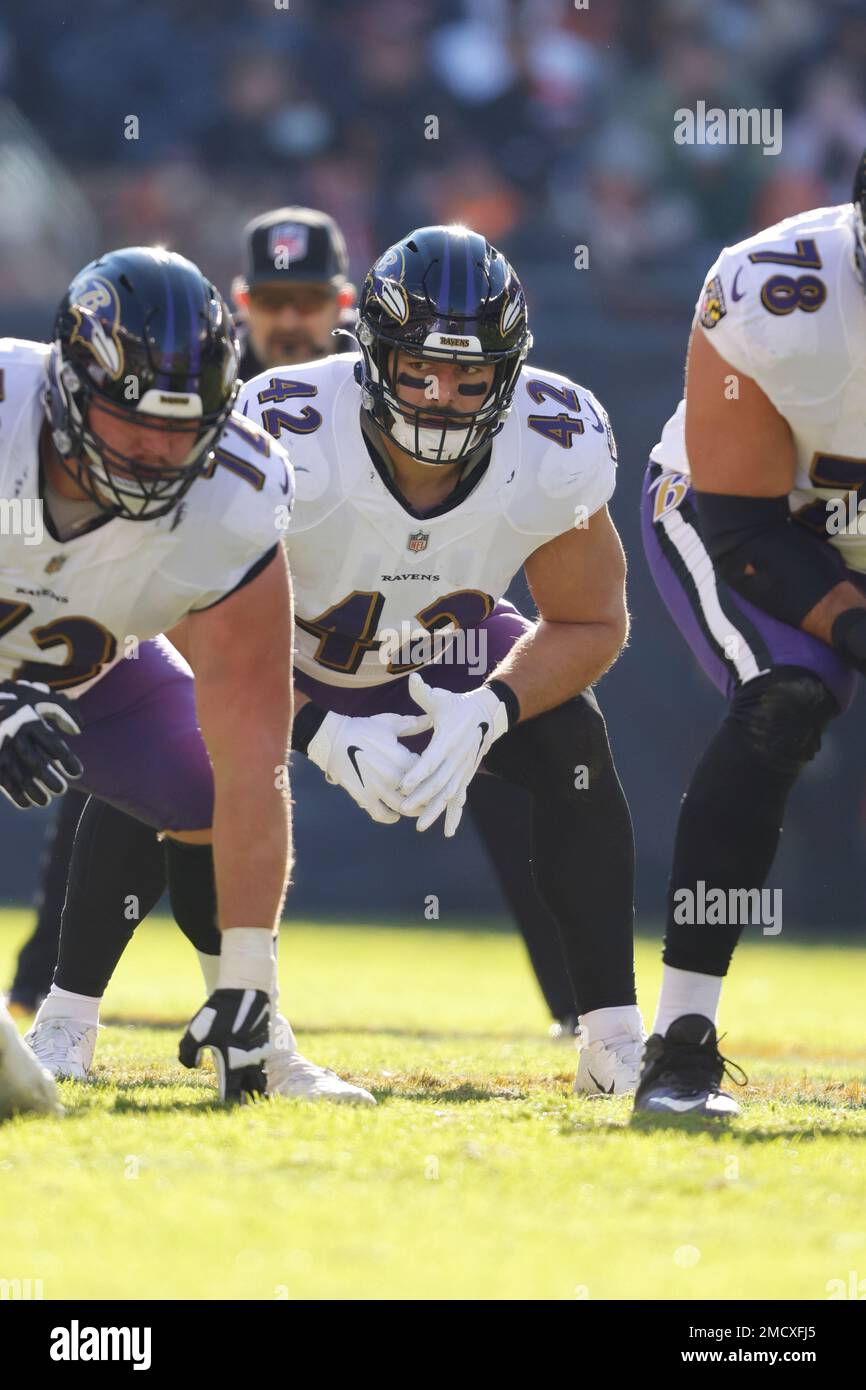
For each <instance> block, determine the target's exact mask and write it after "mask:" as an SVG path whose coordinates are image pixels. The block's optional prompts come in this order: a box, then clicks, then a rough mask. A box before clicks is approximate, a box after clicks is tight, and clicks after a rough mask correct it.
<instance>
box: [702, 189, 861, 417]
mask: <svg viewBox="0 0 866 1390" xmlns="http://www.w3.org/2000/svg"><path fill="white" fill-rule="evenodd" d="M852 258H853V233H852V230H851V210H850V206H843V207H840V208H818V209H816V210H815V211H814V212H811V213H805V214H804V213H800V214H798V215H797V216H796V217H790V218H787V219H786V220H785V221H784V222H779V223H776V224H775V226H772V227H768V228H767V229H766V230H765V231H763V232H760V233H759V234H758V235H757V236H753V237H749V238H748V239H747V240H746V241H742V242H739V243H738V244H737V245H736V246H726V247H725V248H724V250H723V251H722V253H721V255H720V256H719V257H718V259H717V260H716V262H715V264H714V265H713V266H711V268H710V270H709V273H708V275H707V279H706V281H705V283H704V287H703V290H702V292H701V297H700V299H699V300H698V304H697V306H696V310H695V326H696V331H699V332H701V333H703V334H704V335H705V337H706V338H707V340H708V342H710V343H711V344H712V346H713V347H714V348H715V350H716V351H717V352H718V353H719V355H720V356H721V357H723V358H724V359H725V361H726V362H730V364H731V366H732V367H733V368H734V369H735V370H736V371H740V372H743V373H744V374H745V375H746V376H750V377H752V378H753V380H755V381H756V382H757V383H758V385H759V386H760V387H761V389H762V391H763V392H764V393H765V395H767V396H768V397H769V398H770V400H771V401H773V403H774V405H776V407H777V408H778V409H780V410H782V411H784V407H785V404H786V403H787V402H788V401H791V402H796V403H797V404H803V403H804V402H806V401H809V400H811V401H813V402H817V401H819V400H823V399H826V397H827V396H828V395H832V394H834V393H835V392H836V391H837V390H838V378H839V367H838V364H837V362H836V360H835V356H836V354H835V353H834V352H832V351H830V352H828V351H826V347H827V346H828V345H829V344H831V343H833V344H835V343H837V342H838V341H839V340H840V339H842V338H844V336H845V334H844V326H843V321H842V315H843V309H844V304H845V294H844V293H843V292H842V293H840V289H842V290H844V286H843V285H841V284H840V282H841V281H842V278H843V276H845V275H846V274H850V262H851V260H852Z"/></svg>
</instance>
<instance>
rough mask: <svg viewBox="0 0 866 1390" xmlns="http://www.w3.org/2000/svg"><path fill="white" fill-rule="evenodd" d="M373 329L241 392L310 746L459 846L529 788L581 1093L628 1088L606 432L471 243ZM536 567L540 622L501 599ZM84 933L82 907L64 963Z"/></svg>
mask: <svg viewBox="0 0 866 1390" xmlns="http://www.w3.org/2000/svg"><path fill="white" fill-rule="evenodd" d="M358 337H359V341H360V344H361V353H360V354H357V355H346V354H343V355H339V356H335V357H331V358H327V359H325V360H324V361H320V362H315V363H309V364H306V365H302V366H293V367H290V368H286V369H282V370H280V369H277V370H269V371H267V372H265V373H263V374H262V375H261V376H259V377H257V378H254V379H253V380H252V381H250V382H248V383H247V384H246V385H245V386H244V388H243V389H242V393H241V396H240V397H239V403H240V406H241V408H242V410H243V411H244V413H245V414H246V417H247V418H248V419H250V420H253V421H254V422H255V423H256V424H257V425H258V424H260V425H262V426H263V427H264V429H265V430H266V431H267V432H268V434H269V435H271V436H272V437H274V438H276V439H278V440H280V441H284V442H288V443H289V444H290V447H291V452H292V457H293V463H294V467H295V472H296V477H297V485H298V490H297V497H296V504H295V509H294V511H293V514H292V519H291V521H290V524H289V530H288V534H287V546H288V551H289V555H290V559H291V564H292V572H293V585H294V590H295V605H296V620H297V628H296V640H297V647H296V669H295V699H296V707H297V709H298V715H297V718H296V721H295V726H294V734H293V747H294V748H295V749H296V750H297V751H300V752H302V753H304V754H306V756H307V757H309V758H310V759H311V760H312V761H313V762H315V763H316V765H317V766H318V767H319V768H321V770H322V771H323V773H324V774H325V776H326V778H327V779H328V780H329V781H330V782H332V783H336V784H338V785H340V786H342V787H343V788H344V789H345V790H346V791H347V792H348V794H349V795H350V796H352V797H353V799H354V800H355V801H356V802H357V803H358V804H359V805H360V806H361V807H363V809H364V810H366V811H367V812H368V813H369V814H370V815H371V816H372V817H373V819H375V820H377V821H381V822H385V823H388V822H394V821H396V820H397V819H398V817H399V816H401V815H407V816H411V817H414V818H416V821H417V826H418V829H419V830H422V831H425V830H427V829H428V828H429V827H430V826H431V825H432V824H433V823H434V821H436V820H437V819H439V817H440V816H444V830H445V834H446V835H447V836H451V835H453V833H454V831H455V829H456V827H457V824H458V821H459V819H460V814H461V810H462V806H463V803H464V801H465V797H466V788H467V786H468V785H469V782H470V781H471V779H472V777H473V776H474V775H475V773H476V772H478V771H479V770H481V771H483V772H485V773H489V774H492V775H494V776H497V777H500V778H503V779H505V780H507V781H510V782H513V783H515V784H516V785H518V786H520V787H522V788H524V789H525V790H527V791H528V792H529V793H530V796H531V799H532V805H533V812H532V816H533V841H534V853H533V869H534V874H535V878H536V883H537V885H538V888H539V892H540V894H541V896H542V898H543V900H544V901H545V902H546V903H547V905H548V907H549V909H550V911H551V912H552V915H553V917H554V918H555V920H556V922H557V925H558V928H559V931H560V935H561V940H562V945H563V951H564V954H565V957H566V960H567V963H568V966H569V970H570V974H571V977H572V983H573V986H574V989H575V992H576V999H577V1002H578V1005H579V1011H580V1019H581V1030H582V1041H583V1047H582V1049H581V1054H580V1060H579V1068H578V1075H577V1079H576V1083H575V1089H576V1090H578V1091H581V1092H587V1093H594V1094H598V1093H602V1092H603V1093H606V1094H617V1093H622V1092H625V1091H629V1090H633V1089H634V1086H635V1083H636V1078H637V1072H638V1066H639V1058H640V1053H641V1050H642V1044H643V1032H642V1025H641V1020H640V1015H639V1012H638V1009H637V1005H636V1001H635V986H634V966H633V941H632V932H633V871H634V847H633V839H632V830H631V821H630V817H629V813H628V807H627V804H626V802H625V798H624V796H623V793H622V789H621V787H620V784H619V780H618V778H617V775H616V770H615V768H614V765H613V760H612V757H611V753H610V748H609V745H608V740H607V732H606V729H605V725H604V720H603V718H602V715H601V712H600V710H599V708H598V704H597V702H596V699H595V696H594V694H593V693H592V690H591V688H590V687H591V686H592V683H593V682H594V681H596V680H597V679H598V678H599V677H600V676H601V675H602V674H603V672H604V671H605V670H606V669H607V668H608V667H609V666H610V664H611V663H612V662H613V661H614V660H615V659H616V656H617V655H618V653H619V651H620V648H621V646H622V644H623V642H624V640H625V635H626V628H627V618H626V609H625V597H624V579H625V563H624V556H623V553H622V547H621V545H620V542H619V538H618V536H617V533H616V531H615V529H614V527H613V524H612V522H611V520H610V517H609V515H608V512H607V507H606V503H607V501H608V499H609V497H610V495H611V493H612V492H613V488H614V480H615V452H614V443H613V436H612V433H611V430H610V425H609V423H608V420H607V416H606V414H605V412H604V410H603V408H602V406H601V405H600V404H599V403H598V401H597V400H596V399H595V397H594V396H593V395H592V394H591V393H590V392H589V391H587V390H585V389H584V388H582V387H579V386H576V385H574V383H573V382H571V381H568V380H567V379H566V378H564V377H561V376H559V375H557V374H556V373H552V372H547V371H541V370H539V371H535V370H532V369H530V368H529V367H527V366H526V364H525V359H526V355H527V352H528V351H529V348H530V345H531V336H530V334H529V329H528V326H527V320H526V306H525V300H524V295H523V290H522V288H521V285H520V282H519V280H518V279H517V277H516V275H515V274H514V271H513V270H512V268H511V266H510V265H509V264H508V262H507V260H506V259H505V258H504V256H502V255H501V253H500V252H498V251H497V250H496V249H495V248H493V247H492V246H490V245H489V244H488V243H487V242H485V240H484V238H483V237H481V236H479V235H478V234H476V233H474V232H471V231H467V230H466V229H465V228H461V227H430V228H422V229H420V230H418V231H416V232H413V233H412V234H410V235H409V236H408V237H406V238H404V239H403V240H402V241H401V242H399V243H397V244H396V245H395V246H393V247H391V248H390V249H389V250H388V251H386V252H385V254H384V255H383V256H381V257H380V258H379V260H377V262H376V264H375V266H374V267H373V269H372V270H371V272H370V274H369V275H368V277H367V280H366V283H365V286H364V289H363V293H362V297H361V302H360V310H359V326H358ZM521 566H525V570H526V576H527V579H528V581H529V584H530V587H531V590H532V592H533V595H534V597H535V601H536V603H537V606H538V609H539V620H538V621H537V622H535V623H531V622H529V621H528V620H527V619H525V618H523V617H522V616H521V615H520V614H519V613H518V612H517V610H516V609H514V608H513V607H512V606H511V605H510V604H508V603H507V602H505V601H504V600H503V598H502V595H503V594H504V592H505V590H506V589H507V587H508V585H509V583H510V581H511V579H512V578H513V576H514V574H515V573H516V571H517V570H518V569H519V568H520V567H521ZM470 638H471V639H472V642H471V651H472V652H473V653H474V652H476V651H477V652H479V653H480V658H481V659H480V663H479V664H478V665H475V663H474V662H473V661H472V659H471V657H469V656H467V652H469V650H470V642H469V639H470ZM431 728H432V737H430V736H429V731H430V729H431ZM425 739H427V740H428V741H427V743H426V747H425V746H424V741H425ZM422 749H423V751H421V750H422ZM77 849H78V846H76V852H77ZM331 852H332V850H331V849H329V851H328V853H331ZM104 858H105V855H104V854H103V853H100V854H99V855H97V856H96V857H95V860H94V862H99V863H102V862H104ZM74 877H75V866H74V864H73V878H74ZM73 890H74V884H72V883H71V885H70V893H71V896H72V897H73V898H76V897H77V896H78V895H77V894H76V893H75V892H74V891H73ZM86 896H87V895H86V894H85V895H84V898H83V904H82V907H81V910H80V911H77V912H76V914H75V915H76V935H81V936H82V937H85V936H86V920H87V910H86ZM69 927H70V922H69V902H67V910H66V913H65V914H64V924H63V941H62V944H61V964H62V961H63V954H64V950H65V948H66V945H67V944H68V943H69V941H70V940H71V938H70V933H69ZM78 956H79V958H82V953H81V952H80V951H79V952H78ZM59 969H60V967H58V970H59Z"/></svg>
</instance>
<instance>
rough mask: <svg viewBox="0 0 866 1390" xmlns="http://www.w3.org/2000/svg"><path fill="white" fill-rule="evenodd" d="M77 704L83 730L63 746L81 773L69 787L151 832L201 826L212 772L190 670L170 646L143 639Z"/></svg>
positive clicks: (209, 805) (209, 810)
mask: <svg viewBox="0 0 866 1390" xmlns="http://www.w3.org/2000/svg"><path fill="white" fill-rule="evenodd" d="M76 705H77V708H78V709H79V710H80V712H81V715H82V716H83V721H84V723H83V729H82V732H81V733H80V734H79V735H77V736H76V737H74V738H70V740H69V746H70V748H72V749H73V750H74V752H75V753H76V754H77V755H78V757H79V758H80V759H81V761H82V763H83V764H84V773H83V775H82V776H81V777H80V778H79V780H78V781H77V782H73V783H72V786H74V787H76V788H77V789H78V790H80V791H85V792H90V793H91V794H92V795H93V796H96V797H98V798H99V799H100V801H107V802H109V803H110V804H111V805H112V806H116V807H117V808H118V809H119V810H121V811H127V812H128V813H129V814H130V815H131V816H135V817H136V819H137V820H141V821H144V822H146V824H148V825H152V826H153V827H154V829H156V830H206V829H208V827H209V826H210V824H211V820H212V817H213V771H212V769H211V764H210V759H209V757H208V754H207V749H206V748H205V744H204V739H203V738H202V735H201V730H200V729H199V726H198V719H197V717H196V709H195V684H194V682H193V678H192V672H191V670H190V668H189V666H188V665H187V664H186V662H185V661H184V659H183V657H182V656H180V654H179V653H178V652H176V651H175V650H174V648H173V647H172V646H171V644H170V643H168V642H166V641H165V640H164V638H161V637H157V638H156V639H155V640H154V641H152V642H142V643H141V645H140V647H139V649H138V657H137V658H136V659H135V660H133V659H131V658H130V659H128V660H123V661H119V662H118V663H117V665H116V666H114V667H112V669H111V670H110V671H109V672H108V674H107V675H105V676H103V677H102V679H101V680H100V681H98V682H97V684H96V685H94V686H92V687H91V688H90V690H87V691H85V693H84V694H83V695H81V696H80V697H79V699H78V700H77V701H76Z"/></svg>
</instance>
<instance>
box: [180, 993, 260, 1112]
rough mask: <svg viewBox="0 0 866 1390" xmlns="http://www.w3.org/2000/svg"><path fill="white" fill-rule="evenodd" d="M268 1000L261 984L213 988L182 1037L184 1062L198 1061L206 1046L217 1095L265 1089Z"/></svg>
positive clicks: (239, 1097) (232, 1096) (241, 1095)
mask: <svg viewBox="0 0 866 1390" xmlns="http://www.w3.org/2000/svg"><path fill="white" fill-rule="evenodd" d="M270 1007H271V1006H270V999H269V997H268V995H267V994H265V992H264V990H261V989H215V990H214V992H213V994H212V995H211V996H210V998H209V999H208V1001H207V1003H205V1004H203V1005H202V1007H201V1008H200V1009H199V1011H198V1013H197V1014H196V1016H195V1018H193V1019H192V1020H191V1021H190V1023H189V1024H188V1025H187V1030H186V1032H185V1033H184V1035H183V1037H182V1038H181V1040H180V1046H179V1048H178V1051H177V1055H178V1058H179V1060H180V1061H181V1063H182V1064H183V1065H184V1066H185V1067H197V1066H199V1065H200V1060H201V1055H202V1053H203V1052H205V1051H206V1050H208V1049H209V1050H210V1052H211V1054H212V1056H213V1060H214V1066H215V1067H216V1072H217V1080H218V1083H219V1096H220V1100H228V1101H243V1100H244V1099H246V1098H248V1097H251V1096H263V1095H264V1094H265V1091H266V1089H267V1084H268V1080H267V1075H266V1073H265V1067H264V1063H265V1058H266V1057H267V1056H268V1055H269V1053H270V1050H271V1045H270Z"/></svg>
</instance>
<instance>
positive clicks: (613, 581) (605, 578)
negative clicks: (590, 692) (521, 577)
mask: <svg viewBox="0 0 866 1390" xmlns="http://www.w3.org/2000/svg"><path fill="white" fill-rule="evenodd" d="M625 570H626V565H625V555H624V553H623V548H622V543H621V542H620V538H619V536H618V534H617V531H616V528H615V526H614V524H613V522H612V521H611V519H610V515H609V513H608V510H607V508H606V507H604V508H602V510H601V511H599V512H596V513H595V515H594V516H593V517H592V518H591V519H590V521H589V525H588V526H586V527H584V528H577V527H576V528H574V529H573V530H571V531H567V532H565V534H563V535H561V536H557V537H556V538H555V539H554V540H552V541H547V542H546V544H545V545H542V546H539V548H538V550H536V551H534V552H533V554H532V555H530V557H529V559H528V560H527V561H526V565H525V573H526V579H527V582H528V584H529V587H530V590H531V592H532V596H533V598H534V600H535V603H536V606H537V608H538V612H539V621H538V622H537V623H536V624H535V626H534V627H533V628H532V629H531V631H529V632H527V633H526V634H525V636H523V637H521V638H520V639H519V641H518V642H516V643H515V645H514V646H513V647H512V649H511V651H510V652H509V653H508V656H507V657H506V658H505V660H504V661H502V662H501V663H500V665H499V666H498V667H497V668H496V670H495V671H494V672H492V674H491V677H489V679H493V678H495V679H498V680H504V681H505V682H506V683H507V684H508V685H510V686H511V689H512V690H513V691H514V693H515V695H516V696H517V698H518V700H519V701H520V715H521V719H531V718H532V717H533V716H534V715H536V714H542V713H543V712H544V711H545V710H548V709H553V708H554V707H555V706H556V705H561V704H562V703H563V702H564V701H565V700H568V699H570V698H571V697H572V696H573V695H577V694H578V693H579V692H580V691H581V690H585V689H586V687H587V686H588V685H591V684H592V682H593V681H596V680H598V678H599V677H600V676H602V675H603V674H604V672H605V671H606V670H607V669H608V667H609V666H611V665H612V664H613V662H614V661H615V660H616V658H617V656H618V655H619V653H620V651H621V650H622V648H623V646H624V645H625V641H626V638H627V636H628V614H627V612H626V603H625Z"/></svg>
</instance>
